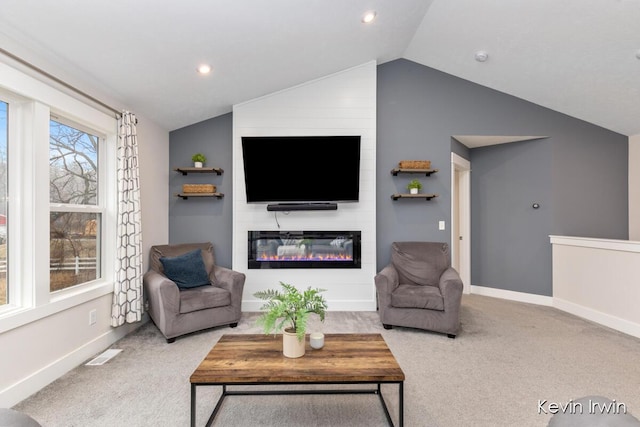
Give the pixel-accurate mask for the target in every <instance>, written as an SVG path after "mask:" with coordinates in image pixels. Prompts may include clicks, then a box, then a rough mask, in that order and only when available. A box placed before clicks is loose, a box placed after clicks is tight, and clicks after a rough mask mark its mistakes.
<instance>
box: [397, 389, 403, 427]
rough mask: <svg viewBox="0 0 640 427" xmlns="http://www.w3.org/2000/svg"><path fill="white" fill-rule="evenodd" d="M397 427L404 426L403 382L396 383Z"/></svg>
mask: <svg viewBox="0 0 640 427" xmlns="http://www.w3.org/2000/svg"><path fill="white" fill-rule="evenodd" d="M398 425H399V427H403V426H404V381H400V383H398Z"/></svg>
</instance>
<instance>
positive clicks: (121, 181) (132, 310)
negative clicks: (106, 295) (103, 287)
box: [111, 111, 143, 327]
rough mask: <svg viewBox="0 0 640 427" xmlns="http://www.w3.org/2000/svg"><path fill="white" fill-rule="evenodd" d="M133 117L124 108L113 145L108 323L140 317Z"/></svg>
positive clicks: (139, 229)
mask: <svg viewBox="0 0 640 427" xmlns="http://www.w3.org/2000/svg"><path fill="white" fill-rule="evenodd" d="M136 123H137V119H136V116H135V115H134V114H132V113H130V112H128V111H125V112H123V113H122V117H121V118H120V120H119V123H118V125H119V132H118V147H117V180H118V214H117V225H116V231H117V241H116V251H117V255H116V274H115V283H114V290H113V304H112V308H111V326H114V327H117V326H120V325H123V324H124V323H133V322H138V321H140V320H141V319H142V313H143V304H142V225H141V214H140V179H139V171H138V141H137V136H136Z"/></svg>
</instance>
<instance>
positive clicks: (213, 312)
mask: <svg viewBox="0 0 640 427" xmlns="http://www.w3.org/2000/svg"><path fill="white" fill-rule="evenodd" d="M149 261H150V268H149V271H147V272H146V273H145V275H144V280H143V284H144V294H145V299H146V300H147V301H148V311H149V316H151V319H152V320H153V322H154V323H155V324H156V326H157V327H158V329H160V332H162V334H163V335H164V337H165V338H166V339H167V342H168V343H172V342H174V341H175V339H176V337H177V336H180V335H184V334H187V333H190V332H195V331H199V330H202V329H208V328H212V327H215V326H221V325H229V326H230V327H232V328H234V327H236V326H237V325H238V321H239V320H240V316H241V314H242V312H241V308H240V306H241V303H242V290H243V288H244V281H245V275H244V274H243V273H240V272H237V271H233V270H230V269H228V268H224V267H221V266H219V265H216V264H215V258H214V255H213V245H212V244H211V243H183V244H176V245H158V246H152V247H151V251H150V253H149Z"/></svg>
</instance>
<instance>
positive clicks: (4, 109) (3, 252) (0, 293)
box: [0, 101, 9, 306]
mask: <svg viewBox="0 0 640 427" xmlns="http://www.w3.org/2000/svg"><path fill="white" fill-rule="evenodd" d="M7 116H8V105H7V103H6V102H3V101H0V306H3V305H6V304H7V302H8V301H9V290H8V287H7V271H8V268H7V258H8V256H7V255H8V254H7V239H8V235H7V218H8V215H7V213H8V210H7V188H8V175H9V174H8V168H7V166H8V164H7V146H8V145H7V137H8V134H9V124H8V120H7Z"/></svg>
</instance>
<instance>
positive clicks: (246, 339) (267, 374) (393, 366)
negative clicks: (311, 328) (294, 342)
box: [190, 334, 404, 384]
mask: <svg viewBox="0 0 640 427" xmlns="http://www.w3.org/2000/svg"><path fill="white" fill-rule="evenodd" d="M399 381H404V372H402V369H401V368H400V366H399V365H398V362H397V361H396V359H395V357H394V356H393V354H392V353H391V350H389V347H387V343H386V342H385V341H384V339H383V338H382V335H380V334H325V337H324V347H323V348H321V349H319V350H314V349H312V348H311V347H310V346H309V340H308V337H307V342H306V352H305V355H304V356H302V357H299V358H295V359H292V358H288V357H285V356H284V355H283V354H282V335H275V336H274V335H264V334H260V335H258V334H254V335H248V334H238V335H235V334H231V335H229V334H226V335H223V336H222V337H221V338H220V340H219V341H218V342H217V343H216V344H215V345H214V346H213V348H212V349H211V351H210V352H209V354H208V355H207V356H206V357H205V358H204V360H203V361H202V363H200V366H198V367H197V368H196V370H195V371H194V372H193V374H192V375H191V378H190V382H191V383H195V384H279V383H280V384H285V383H298V384H307V383H308V384H314V383H315V384H320V383H340V382H344V383H383V382H399Z"/></svg>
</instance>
